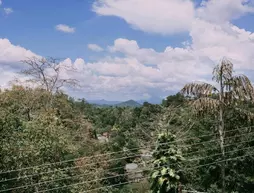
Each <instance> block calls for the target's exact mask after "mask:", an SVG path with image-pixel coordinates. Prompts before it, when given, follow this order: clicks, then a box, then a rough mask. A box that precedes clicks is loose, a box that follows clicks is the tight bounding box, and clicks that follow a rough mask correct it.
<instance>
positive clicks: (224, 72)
mask: <svg viewBox="0 0 254 193" xmlns="http://www.w3.org/2000/svg"><path fill="white" fill-rule="evenodd" d="M232 74H233V64H232V62H230V61H229V60H228V59H226V58H223V59H222V61H221V62H220V64H218V65H217V66H216V67H215V68H214V69H213V80H215V81H216V82H218V83H219V82H220V80H221V78H222V79H223V80H224V81H227V80H230V79H231V78H232Z"/></svg>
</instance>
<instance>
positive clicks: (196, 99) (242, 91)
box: [181, 58, 254, 193]
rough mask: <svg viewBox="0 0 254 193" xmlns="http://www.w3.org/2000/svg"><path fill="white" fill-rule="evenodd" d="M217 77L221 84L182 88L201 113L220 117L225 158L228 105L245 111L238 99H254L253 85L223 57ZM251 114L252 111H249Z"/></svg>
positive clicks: (195, 85)
mask: <svg viewBox="0 0 254 193" xmlns="http://www.w3.org/2000/svg"><path fill="white" fill-rule="evenodd" d="M213 80H214V81H215V82H216V83H217V84H218V88H217V87H216V86H214V85H211V84H209V83H203V82H200V83H190V84H186V85H185V86H184V88H183V89H182V90H181V93H182V94H185V95H187V96H190V97H192V100H191V103H192V106H193V108H194V109H195V110H196V111H197V112H198V113H201V114H204V113H209V112H211V113H213V114H214V115H215V117H216V118H217V119H218V120H217V121H218V131H219V137H220V150H221V154H222V159H223V160H224V159H225V148H224V136H225V129H224V127H225V123H224V116H225V114H224V113H225V109H226V108H228V107H233V108H234V109H235V110H237V111H239V112H241V113H245V114H246V111H243V110H242V109H241V108H240V107H239V106H238V101H253V96H254V95H253V94H254V93H253V91H254V89H253V86H252V84H251V82H250V80H249V79H248V77H247V76H245V75H236V76H234V75H233V64H232V63H231V62H230V61H229V60H227V59H226V58H223V59H222V61H221V63H220V64H218V65H217V66H216V67H215V68H214V70H213ZM247 114H248V115H249V116H251V114H250V113H248V112H247ZM221 177H222V192H223V193H224V192H225V188H226V187H225V186H226V185H225V162H222V165H221Z"/></svg>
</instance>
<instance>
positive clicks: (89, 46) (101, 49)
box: [87, 44, 103, 52]
mask: <svg viewBox="0 0 254 193" xmlns="http://www.w3.org/2000/svg"><path fill="white" fill-rule="evenodd" d="M87 47H88V48H89V49H90V50H92V51H95V52H101V51H103V48H102V47H100V46H99V45H97V44H88V45H87Z"/></svg>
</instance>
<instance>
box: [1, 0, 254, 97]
mask: <svg viewBox="0 0 254 193" xmlns="http://www.w3.org/2000/svg"><path fill="white" fill-rule="evenodd" d="M147 1H150V0H146V3H144V4H142V5H143V6H144V8H143V9H142V8H141V2H142V0H138V1H137V0H136V1H135V2H137V5H135V6H131V8H130V5H132V3H133V2H134V0H100V2H101V4H98V2H97V4H95V5H94V9H95V11H96V12H97V13H98V14H101V15H115V16H117V17H121V18H123V19H125V20H126V21H127V22H128V23H130V24H131V25H132V26H135V27H136V28H138V29H140V30H143V31H147V32H154V33H160V34H172V33H173V32H174V30H173V29H176V31H175V32H179V31H183V30H179V26H177V25H182V24H181V23H180V24H177V25H176V26H174V25H175V24H173V23H170V24H168V22H167V21H171V20H170V18H171V16H172V17H173V14H174V13H175V12H174V11H175V10H176V9H178V12H179V15H181V14H183V15H184V13H188V9H187V8H186V7H188V6H187V5H189V3H190V2H189V1H188V0H186V1H184V0H178V1H177V2H174V0H172V1H168V0H167V1H166V0H158V5H157V4H156V5H155V4H149V3H147ZM172 2H174V3H175V4H177V5H178V3H179V4H183V7H177V6H176V5H175V4H174V3H172ZM229 2H231V1H229V0H224V1H223V2H221V1H218V0H214V1H208V2H207V3H203V6H202V7H201V8H198V9H196V11H197V12H196V13H197V15H196V18H194V16H192V15H191V14H190V16H188V17H190V18H189V20H188V21H191V22H189V26H186V25H185V24H184V23H183V25H185V28H183V29H184V30H188V32H189V35H190V38H191V39H190V41H186V42H185V43H184V44H183V47H172V46H170V45H169V46H167V47H166V48H165V49H164V51H161V52H158V51H156V50H155V49H153V48H142V47H140V46H139V44H138V41H136V40H129V39H124V38H118V39H116V40H115V41H114V42H112V45H110V46H108V50H109V55H108V56H106V57H104V58H100V59H98V60H97V61H95V62H87V61H85V60H84V59H82V58H78V59H76V60H74V61H72V60H71V59H69V58H67V59H66V60H64V61H63V63H65V64H66V65H71V66H73V67H75V68H76V69H77V70H78V71H79V72H63V73H62V75H61V76H64V77H69V78H75V79H77V80H79V81H80V83H81V84H82V85H83V88H82V90H76V94H75V95H76V96H79V97H86V98H89V99H98V98H104V99H108V100H109V99H110V100H119V99H122V100H127V99H130V98H132V99H136V100H138V99H142V98H148V97H152V96H155V95H156V96H167V95H168V94H169V93H170V92H175V91H178V90H179V89H181V88H182V86H183V85H184V84H185V83H186V82H190V81H195V80H197V81H207V80H208V81H209V80H210V78H211V72H212V68H213V67H214V65H215V64H217V62H218V61H219V60H220V59H221V58H222V57H224V56H226V57H228V58H229V59H231V60H232V61H233V63H234V65H235V67H236V70H237V71H238V72H240V71H244V72H246V71H248V72H251V71H252V70H254V65H253V63H254V33H252V32H250V31H246V30H245V29H240V28H239V27H237V26H235V25H233V24H231V23H230V20H232V19H236V18H239V17H241V16H242V15H244V14H246V13H248V12H252V7H251V4H249V3H246V2H244V1H242V0H235V1H234V2H232V4H230V3H229ZM171 3H172V6H173V5H175V7H174V8H175V9H173V8H172V10H174V11H173V13H168V12H166V11H165V9H166V8H167V6H166V5H169V4H171ZM147 4H149V5H147ZM151 5H153V8H154V12H152V11H151V10H152V8H151V7H150V6H151ZM190 5H192V4H190ZM128 6H129V7H128ZM185 6H186V7H185ZM165 7H166V8H165ZM181 9H186V10H187V11H186V12H184V11H183V10H182V11H179V10H181ZM216 9H218V10H219V11H218V12H216V14H214V13H213V12H214V10H216ZM204 12H206V13H207V15H204V14H203V13H204ZM158 13H161V14H158ZM167 14H169V15H167ZM170 14H172V15H170ZM212 15H214V17H212ZM180 17H182V16H178V17H176V19H179V18H180ZM183 17H184V16H183ZM151 18H152V19H151ZM134 19H136V20H134ZM179 21H180V20H178V23H179ZM154 22H156V24H157V23H158V24H157V25H158V26H157V25H154V26H153V24H154ZM162 24H163V25H164V27H162V26H160V25H162ZM88 48H89V49H91V50H94V51H102V50H103V48H101V47H99V46H98V45H96V44H89V45H88ZM117 53H121V56H122V57H116V55H118V54H117ZM31 55H34V53H32V52H31V51H29V50H26V49H25V48H22V47H20V46H15V45H12V44H11V43H10V42H9V40H7V39H0V62H4V64H5V66H6V64H7V63H8V64H9V66H13V64H14V63H16V62H17V61H19V60H20V59H22V58H23V57H24V56H28V57H29V56H31ZM0 70H2V71H3V69H0ZM5 70H6V69H5ZM6 73H7V74H6V75H5V76H4V77H0V83H2V82H4V81H6V80H7V79H8V78H10V77H11V75H12V73H13V69H12V70H8V69H7V71H6ZM144 93H145V94H144ZM72 94H73V93H72Z"/></svg>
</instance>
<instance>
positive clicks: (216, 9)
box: [197, 0, 254, 22]
mask: <svg viewBox="0 0 254 193" xmlns="http://www.w3.org/2000/svg"><path fill="white" fill-rule="evenodd" d="M251 1H252V0H233V1H232V0H223V1H221V0H208V1H205V0H203V1H202V3H201V7H200V8H198V9H197V15H198V17H200V18H203V19H205V20H207V21H212V22H227V21H230V20H233V19H238V18H239V17H241V16H242V15H244V14H247V13H253V12H254V7H253V4H252V3H251Z"/></svg>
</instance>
